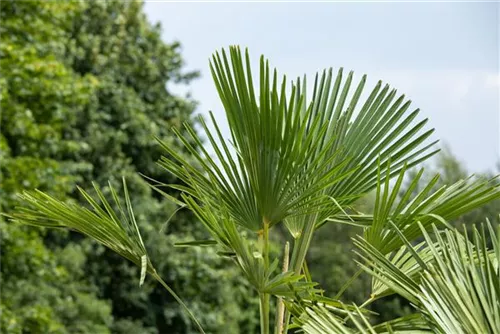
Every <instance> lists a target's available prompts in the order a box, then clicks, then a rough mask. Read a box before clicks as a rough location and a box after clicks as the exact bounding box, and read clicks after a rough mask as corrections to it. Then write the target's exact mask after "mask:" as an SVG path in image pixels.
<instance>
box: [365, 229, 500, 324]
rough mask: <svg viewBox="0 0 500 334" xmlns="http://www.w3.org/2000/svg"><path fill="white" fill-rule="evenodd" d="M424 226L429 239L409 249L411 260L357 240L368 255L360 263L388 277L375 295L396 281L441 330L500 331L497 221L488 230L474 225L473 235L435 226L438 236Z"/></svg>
mask: <svg viewBox="0 0 500 334" xmlns="http://www.w3.org/2000/svg"><path fill="white" fill-rule="evenodd" d="M394 228H397V227H394ZM420 228H421V230H422V233H423V234H424V237H425V245H423V244H422V245H419V246H416V247H413V250H412V251H411V252H404V253H405V254H406V255H405V261H401V260H400V259H401V258H402V257H395V258H396V260H394V258H391V257H388V256H387V255H383V253H382V252H380V250H378V249H376V248H375V247H373V246H372V245H370V244H369V243H368V242H366V241H362V239H358V240H357V242H356V244H357V246H358V247H359V249H360V250H361V256H362V259H363V260H364V262H361V263H360V265H361V266H362V267H363V268H364V269H365V270H366V271H367V272H369V273H370V274H372V275H373V276H374V277H375V278H377V279H378V280H380V281H383V282H385V289H384V288H382V287H381V286H380V285H379V286H378V288H379V290H378V291H375V292H374V295H373V296H372V298H373V299H376V298H379V297H382V296H383V295H384V294H389V293H390V292H388V287H390V289H392V290H393V291H394V292H396V293H398V294H400V295H402V296H403V297H405V298H407V299H408V300H410V301H411V302H412V304H413V305H415V307H416V308H417V309H418V310H419V311H420V312H421V313H422V314H424V316H425V318H426V319H427V320H428V322H429V326H430V327H432V329H433V331H434V332H436V333H496V332H497V331H498V328H500V271H499V268H498V255H499V252H498V249H499V245H500V242H499V239H498V236H497V233H496V232H495V231H494V230H493V228H492V227H491V224H490V223H489V222H487V228H488V234H486V232H485V230H484V227H483V228H482V229H481V230H480V231H479V230H477V229H476V228H474V229H473V239H472V240H470V239H469V236H468V234H467V230H466V229H465V228H464V234H463V235H462V234H460V233H459V232H458V231H457V230H446V231H442V232H440V231H439V230H438V229H437V228H436V227H434V228H433V232H434V235H435V238H434V239H435V240H434V239H433V238H431V237H430V235H429V234H428V233H427V231H426V228H425V227H424V226H423V225H421V224H420ZM401 235H402V234H401ZM488 240H491V241H492V244H493V249H492V250H490V249H488V247H487V243H488ZM405 247H410V246H404V247H403V248H405ZM400 252H401V251H400ZM402 263H404V264H403V265H402ZM410 268H411V269H410ZM377 293H381V295H377Z"/></svg>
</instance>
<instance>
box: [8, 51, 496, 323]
mask: <svg viewBox="0 0 500 334" xmlns="http://www.w3.org/2000/svg"><path fill="white" fill-rule="evenodd" d="M210 69H211V72H212V76H213V79H214V83H215V86H216V88H217V91H218V94H219V97H220V99H221V101H222V105H223V107H224V110H225V112H226V116H227V117H226V118H227V120H228V123H229V129H230V134H229V135H230V138H224V136H223V135H222V132H221V130H220V126H219V125H218V124H217V122H216V120H215V118H214V116H213V115H212V114H210V118H211V121H212V123H213V127H214V130H213V131H211V130H209V126H208V125H207V123H206V122H205V120H204V119H203V118H201V117H200V124H201V126H202V129H203V130H204V134H205V135H206V138H207V139H208V145H209V146H211V147H212V150H211V151H212V152H214V156H212V155H211V154H210V153H209V152H210V150H209V149H208V148H206V147H205V145H203V143H202V140H201V137H200V136H199V135H198V134H197V133H196V131H195V130H194V129H193V127H192V126H191V125H189V124H185V125H184V130H181V129H173V130H172V131H173V134H174V135H175V137H176V140H178V141H179V142H180V143H181V144H182V145H183V147H184V148H185V149H186V150H187V152H189V153H190V154H191V155H192V156H193V157H194V158H195V161H196V164H193V163H191V162H190V161H188V160H187V159H186V158H185V157H184V156H183V155H182V154H180V153H179V152H177V151H176V149H174V148H173V147H171V146H169V144H168V142H166V141H162V140H161V139H159V138H158V141H159V143H160V145H161V146H162V147H163V148H164V150H165V156H164V157H162V158H161V159H160V161H159V162H158V164H159V166H160V167H162V168H163V169H165V170H166V171H167V172H168V173H171V174H173V175H174V176H175V177H177V179H178V180H180V183H179V184H170V185H164V184H161V183H159V182H152V184H151V186H152V187H153V188H154V189H156V190H158V191H159V192H160V193H161V194H163V195H165V196H166V197H167V198H168V199H170V200H172V201H174V202H175V203H177V204H178V205H180V206H181V207H182V208H187V209H189V210H191V211H192V212H193V213H194V214H195V215H196V217H197V218H198V219H199V221H200V222H201V223H202V224H203V225H204V226H205V227H206V229H207V231H208V232H209V233H210V235H211V237H212V239H210V240H195V241H192V242H188V243H184V244H183V245H182V246H199V245H205V246H206V245H211V246H214V247H217V248H218V250H219V254H221V255H222V256H227V257H229V258H231V259H233V260H234V263H235V264H236V265H237V266H238V267H239V268H240V269H241V271H242V273H243V274H244V276H245V278H246V279H247V281H248V282H249V283H250V284H251V285H252V286H253V287H254V288H255V290H256V292H257V293H258V294H259V297H260V314H261V332H262V333H269V329H270V320H269V309H270V306H269V305H270V297H271V296H276V297H279V298H281V299H280V300H283V301H284V302H285V304H286V305H288V306H289V307H287V310H286V312H285V315H284V317H283V319H284V320H281V319H280V317H281V315H280V316H279V317H277V321H276V323H277V326H276V328H277V329H276V332H277V331H280V329H279V328H283V332H286V330H287V327H288V325H289V324H290V316H291V314H292V313H293V312H292V311H293V310H292V309H293V305H294V302H295V301H298V300H300V301H302V302H304V301H308V300H310V301H312V300H313V299H314V300H315V301H316V299H315V298H316V297H314V296H316V292H317V290H315V289H316V287H315V284H314V283H313V282H312V281H311V279H310V278H309V277H308V275H307V272H305V271H304V272H303V269H302V268H303V267H304V259H305V256H306V254H307V251H308V249H309V245H310V243H311V240H312V237H313V234H314V233H315V231H316V230H317V229H319V228H321V226H323V225H324V224H330V223H349V224H355V225H357V226H359V227H360V229H361V234H363V235H364V239H363V240H366V242H367V245H370V247H372V248H373V250H374V251H375V250H376V251H378V252H380V253H381V254H383V256H386V255H387V254H392V252H395V251H397V250H398V249H400V248H401V247H405V246H407V244H409V243H410V242H412V241H413V240H415V239H417V238H418V237H420V236H421V235H422V233H424V232H425V231H428V230H429V229H430V228H431V226H432V224H441V225H442V226H446V221H447V219H453V218H454V217H456V216H458V215H460V214H462V213H464V212H465V211H467V210H471V209H473V208H475V207H477V206H480V205H482V204H483V203H485V202H487V201H489V200H491V199H494V198H498V197H499V196H500V191H499V188H498V187H494V186H492V185H490V184H489V183H488V182H482V183H481V182H480V181H477V182H476V183H474V182H471V181H468V180H466V181H463V182H462V183H457V184H455V185H452V186H450V187H448V188H442V189H439V190H438V191H436V192H431V188H432V185H431V186H429V187H426V188H425V189H424V190H422V191H421V192H420V193H419V194H418V196H416V197H415V198H410V195H411V193H412V191H413V190H414V189H413V188H412V189H411V190H408V196H407V195H406V194H405V196H403V198H401V199H399V200H398V198H397V194H398V191H399V188H400V186H401V183H402V181H403V179H404V177H405V173H406V171H407V170H408V169H410V168H411V167H413V166H415V165H417V164H419V163H421V162H422V161H425V160H426V159H428V158H429V157H431V156H433V155H434V154H436V153H437V152H438V150H437V149H435V148H434V147H435V144H436V141H431V140H430V138H431V135H432V133H433V131H434V130H433V129H429V128H428V127H427V122H428V121H427V119H421V118H420V117H419V110H418V109H416V110H413V111H411V110H410V104H411V102H410V101H408V100H406V98H405V96H404V95H399V96H398V95H397V91H396V90H395V89H390V87H389V86H388V85H385V86H383V85H382V82H378V83H377V84H376V85H375V87H374V88H373V89H372V90H371V91H370V93H369V94H368V97H367V99H366V100H365V101H364V102H363V103H360V98H361V95H362V93H363V91H364V88H365V84H366V76H363V77H362V78H361V80H360V82H359V83H358V84H357V85H356V86H355V87H354V86H353V84H352V82H353V73H352V72H350V73H349V74H348V75H347V76H345V75H344V73H343V70H342V69H340V70H339V71H338V72H337V75H335V76H334V75H333V70H332V69H330V70H328V71H324V72H323V73H322V74H321V75H317V76H316V78H315V81H314V86H313V94H312V97H311V99H307V96H306V91H307V85H306V79H305V78H304V79H302V80H300V79H297V80H296V81H295V82H292V83H291V84H289V83H288V81H287V79H286V77H282V78H279V77H278V74H277V71H276V70H272V69H271V68H270V66H269V63H268V61H267V60H265V59H264V58H263V57H261V60H260V68H259V75H258V79H257V80H256V79H255V78H254V76H253V75H252V69H251V66H250V56H249V54H248V52H245V53H242V52H241V50H240V49H239V48H238V47H231V48H230V49H229V53H226V52H225V51H224V50H222V52H220V53H215V54H214V56H213V58H212V60H211V63H210ZM254 82H255V84H254ZM395 177H397V180H396V185H395V187H393V188H392V190H391V188H390V187H389V185H390V180H391V179H392V178H395ZM414 182H415V183H416V182H418V179H417V180H416V181H414ZM412 184H413V183H412ZM162 186H167V187H170V188H171V189H174V190H175V191H177V192H180V196H179V197H175V198H174V197H173V196H172V195H171V192H169V191H165V190H164V189H163V188H162ZM382 188H383V190H382ZM372 190H376V192H377V202H376V205H375V207H376V208H375V212H373V213H357V212H354V210H353V208H352V207H351V206H352V205H353V203H354V202H355V201H356V200H358V199H359V198H361V197H363V196H364V195H365V194H367V193H368V192H370V191H372ZM84 195H85V194H84ZM85 197H86V199H87V200H88V201H89V204H90V205H91V206H92V207H93V209H94V211H95V213H94V215H90V214H89V213H88V212H87V211H85V210H84V209H81V208H78V207H75V206H65V205H64V204H62V202H57V201H56V200H54V199H51V198H48V197H47V195H44V194H41V193H38V194H37V195H36V196H35V195H33V196H31V195H25V196H24V197H23V199H24V200H25V201H26V202H27V203H28V204H30V205H31V207H35V208H36V209H35V211H33V209H22V210H21V211H20V213H19V214H16V215H14V216H13V217H14V219H15V220H17V221H20V222H25V223H31V224H35V225H42V226H50V227H61V226H66V227H70V228H76V229H77V230H80V231H81V232H83V233H86V234H87V235H89V236H91V237H93V238H96V239H97V240H98V241H100V242H102V243H104V244H105V245H107V246H108V247H110V248H111V249H113V250H115V251H117V252H119V253H120V252H121V253H120V254H122V255H123V256H125V257H127V258H128V259H130V260H132V261H134V262H135V263H136V264H138V265H140V266H141V267H142V268H143V273H144V271H145V270H147V271H148V272H150V273H153V275H154V274H155V271H154V270H153V268H152V266H151V268H150V264H149V262H146V267H144V261H145V260H144V259H146V260H147V259H148V258H147V255H146V253H145V249H144V247H143V245H142V242H140V243H139V242H137V240H140V238H139V237H138V236H139V233H138V229H136V228H135V226H136V225H135V221H134V220H133V219H132V218H131V217H133V214H132V212H131V210H129V215H128V217H129V218H128V220H126V221H132V223H133V225H130V224H129V225H126V224H125V225H118V224H117V223H116V222H117V221H119V219H118V218H116V217H115V216H114V215H113V214H112V211H110V210H111V209H108V205H106V203H105V202H103V205H104V207H105V210H103V209H101V208H100V207H99V206H98V205H96V204H95V202H93V200H91V199H90V197H89V196H85ZM99 197H100V198H101V200H102V196H101V195H99ZM126 198H128V194H127V195H126ZM127 203H129V200H127ZM128 207H129V205H128V204H127V208H128ZM82 210H83V211H82ZM81 216H83V217H85V218H81ZM87 218H88V219H87ZM419 222H420V225H421V226H423V227H424V228H423V229H421V228H420V227H419ZM75 224H76V225H75ZM277 224H285V225H286V226H287V228H288V230H289V231H290V235H291V237H292V239H293V247H292V251H291V258H290V261H289V266H286V267H287V268H286V270H284V271H283V272H278V271H277V267H278V266H279V261H280V260H281V259H279V258H274V259H272V258H271V256H270V253H269V243H270V242H269V238H270V234H271V233H273V228H274V227H275V226H276V225H277ZM120 226H134V228H135V229H133V231H134V232H133V234H130V235H133V238H132V239H127V236H128V238H130V235H129V234H124V232H123V231H122V229H121V227H120ZM110 236H112V237H113V238H110ZM401 236H403V238H402V237H401ZM141 245H142V246H141ZM127 247H128V248H127ZM285 257H286V259H285V262H288V261H287V259H288V255H286V256H285ZM367 260H368V258H367ZM365 266H368V264H366V263H365ZM144 268H146V269H144ZM304 274H305V275H304ZM156 278H157V279H158V277H156ZM381 293H384V291H382V292H381ZM311 296H312V297H311ZM321 302H322V304H324V305H330V307H334V305H336V306H335V307H336V308H338V307H337V306H338V305H339V304H338V302H337V301H335V300H327V299H322V301H321ZM312 306H314V305H312ZM312 306H311V307H312ZM309 309H310V310H311V309H314V308H309ZM350 312H358V310H357V309H354V310H352V309H351V310H350ZM359 312H361V313H363V312H364V311H363V310H362V309H359ZM294 314H296V313H294ZM349 314H350V313H349ZM281 322H284V323H283V324H281Z"/></svg>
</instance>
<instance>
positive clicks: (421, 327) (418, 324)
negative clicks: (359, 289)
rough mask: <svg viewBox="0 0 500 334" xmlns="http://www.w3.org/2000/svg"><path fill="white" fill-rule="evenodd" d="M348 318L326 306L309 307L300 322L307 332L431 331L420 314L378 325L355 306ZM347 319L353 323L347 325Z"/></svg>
mask: <svg viewBox="0 0 500 334" xmlns="http://www.w3.org/2000/svg"><path fill="white" fill-rule="evenodd" d="M347 315H348V316H347V318H345V317H338V316H336V315H334V314H332V313H331V312H329V311H328V310H327V309H326V308H324V307H312V308H307V309H306V310H305V312H304V314H303V315H302V317H301V319H300V320H299V322H300V323H301V325H300V326H301V328H302V329H303V330H304V332H305V333H307V334H331V333H338V334H355V333H356V334H357V333H359V334H375V333H408V334H410V333H412V334H417V333H430V332H431V331H430V329H429V327H428V326H427V324H426V322H425V320H424V319H423V318H422V316H421V315H419V314H411V315H407V316H404V317H401V318H397V319H394V320H390V321H387V322H384V323H381V324H378V325H373V324H371V323H370V321H369V319H368V318H367V316H366V315H365V314H363V312H362V311H361V310H360V309H359V308H357V307H354V310H349V311H347ZM346 320H347V321H348V322H349V323H351V325H347V323H346Z"/></svg>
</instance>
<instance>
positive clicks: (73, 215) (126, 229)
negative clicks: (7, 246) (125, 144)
mask: <svg viewBox="0 0 500 334" xmlns="http://www.w3.org/2000/svg"><path fill="white" fill-rule="evenodd" d="M93 186H94V190H95V193H96V195H97V197H93V196H91V195H90V194H89V193H88V192H86V191H85V190H83V189H81V188H79V187H78V190H79V191H80V193H81V194H82V196H83V197H84V198H85V200H86V202H87V204H88V205H89V208H87V207H83V206H79V205H76V204H71V203H65V202H63V201H60V200H58V199H55V198H53V197H52V196H50V195H48V194H45V193H43V192H41V191H39V190H35V191H33V192H27V191H25V192H23V193H22V194H21V195H20V198H21V201H22V203H23V204H24V206H21V207H18V208H16V211H15V212H14V213H12V214H11V215H9V216H8V217H9V218H10V220H11V221H12V222H16V223H22V224H28V225H33V226H39V227H49V228H69V229H71V230H74V231H76V232H79V233H82V234H84V235H86V236H88V237H90V238H92V239H94V240H96V241H97V242H99V243H101V244H102V245H104V246H106V247H107V248H109V249H111V250H112V251H114V252H116V253H117V254H119V255H121V256H123V257H124V258H126V259H128V260H130V261H131V262H133V263H135V264H136V265H138V266H139V267H140V268H141V276H140V282H139V285H142V284H143V282H144V279H145V277H146V273H147V272H148V273H150V274H151V275H152V276H153V277H154V278H155V279H156V280H157V281H158V282H159V283H160V284H162V286H163V287H164V288H165V289H166V290H167V291H168V292H169V293H170V294H171V295H172V296H173V297H174V298H175V299H176V300H177V302H178V303H179V304H180V305H181V306H182V307H183V308H184V310H185V311H186V312H187V314H188V315H189V317H190V318H191V319H192V320H193V322H194V323H195V325H196V326H197V328H198V330H199V331H200V333H204V331H203V328H202V327H201V325H200V323H199V322H198V320H197V319H196V317H195V316H194V314H193V313H192V312H191V311H190V310H189V308H188V307H187V305H186V304H185V303H184V302H183V301H182V299H181V298H180V297H179V296H178V295H177V294H176V293H175V292H174V291H173V290H172V289H171V288H170V287H169V286H168V285H167V284H166V283H165V282H164V281H163V280H162V278H161V277H160V276H159V275H158V273H157V272H156V269H155V268H154V267H153V264H152V263H151V261H150V259H149V257H148V255H147V252H146V248H145V246H144V243H143V241H142V237H141V234H140V232H139V227H138V226H137V222H136V220H135V216H134V212H133V209H132V204H131V200H130V196H129V192H128V189H127V184H126V182H125V179H123V195H124V201H122V200H120V198H119V196H118V194H117V192H116V190H115V189H114V188H113V187H112V186H111V183H109V191H110V193H111V197H112V201H111V202H109V201H108V200H107V199H106V196H105V195H104V193H103V191H102V190H101V188H100V187H99V186H98V185H97V184H95V183H93Z"/></svg>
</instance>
